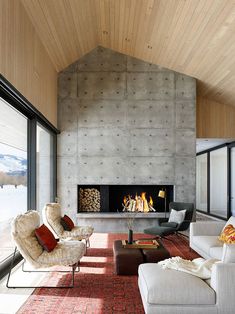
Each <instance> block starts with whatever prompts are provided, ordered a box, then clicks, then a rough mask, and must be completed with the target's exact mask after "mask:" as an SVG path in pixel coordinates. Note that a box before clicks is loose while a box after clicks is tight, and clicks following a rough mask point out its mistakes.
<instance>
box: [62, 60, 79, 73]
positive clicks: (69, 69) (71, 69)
mask: <svg viewBox="0 0 235 314" xmlns="http://www.w3.org/2000/svg"><path fill="white" fill-rule="evenodd" d="M77 71H78V62H77V61H76V62H74V63H72V64H70V65H69V66H68V67H67V68H65V69H64V70H63V71H62V72H63V73H65V72H67V73H74V72H77Z"/></svg>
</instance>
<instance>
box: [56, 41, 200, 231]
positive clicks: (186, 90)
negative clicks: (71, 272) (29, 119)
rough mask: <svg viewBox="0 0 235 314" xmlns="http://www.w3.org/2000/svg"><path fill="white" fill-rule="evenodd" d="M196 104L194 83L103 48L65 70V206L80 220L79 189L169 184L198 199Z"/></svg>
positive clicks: (61, 102) (61, 92) (61, 161)
mask: <svg viewBox="0 0 235 314" xmlns="http://www.w3.org/2000/svg"><path fill="white" fill-rule="evenodd" d="M195 101H196V81H195V79H194V78H191V77H189V76H186V75H182V74H179V73H176V72H173V71H170V70H167V69H164V68H162V67H160V66H157V65H152V64H149V63H147V62H143V61H140V60H138V59H135V58H132V57H129V56H126V55H123V54H120V53H117V52H114V51H112V50H109V49H106V48H103V47H97V48H96V49H94V50H93V51H92V52H91V53H89V54H87V55H86V56H84V57H83V58H81V59H80V60H79V61H77V62H76V63H74V64H72V65H71V66H69V67H68V68H67V69H66V70H64V71H63V72H61V73H60V74H59V85H58V106H59V107H58V109H59V110H58V112H59V113H58V125H59V129H60V131H61V134H60V135H59V136H58V196H59V199H60V202H61V205H62V209H64V210H65V211H66V212H67V213H68V214H69V215H71V216H72V217H73V219H75V218H76V216H77V203H78V202H77V185H78V184H84V185H87V184H94V185H97V184H98V185H100V184H117V185H120V184H130V185H131V184H142V185H145V184H146V185H150V184H153V185H161V184H162V185H167V184H170V185H174V199H175V200H176V201H185V202H194V201H195V155H196V153H195V151H196V143H195V141H196V130H195V126H196V125H195V122H196V116H195ZM81 215H82V214H80V216H81ZM79 219H80V218H79ZM86 222H87V221H86ZM102 230H103V227H102ZM104 231H105V230H104Z"/></svg>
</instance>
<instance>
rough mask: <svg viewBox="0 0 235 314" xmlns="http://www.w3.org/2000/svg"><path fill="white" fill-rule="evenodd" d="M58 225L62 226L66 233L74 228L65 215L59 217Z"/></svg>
mask: <svg viewBox="0 0 235 314" xmlns="http://www.w3.org/2000/svg"><path fill="white" fill-rule="evenodd" d="M60 223H61V225H62V226H63V228H64V230H66V231H71V230H72V229H73V228H74V223H73V221H72V219H71V218H70V217H69V216H67V215H64V217H61V219H60Z"/></svg>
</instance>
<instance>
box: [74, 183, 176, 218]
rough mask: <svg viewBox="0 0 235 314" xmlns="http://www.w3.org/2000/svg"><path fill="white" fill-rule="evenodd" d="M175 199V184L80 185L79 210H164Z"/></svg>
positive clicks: (80, 211)
mask: <svg viewBox="0 0 235 314" xmlns="http://www.w3.org/2000/svg"><path fill="white" fill-rule="evenodd" d="M159 191H165V195H166V208H167V211H168V209H169V203H170V202H172V201H173V200H174V186H173V185H78V198H77V199H78V212H79V213H82V212H84V213H85V212H86V213H87V212H102V213H105V212H106V213H108V212H109V213H110V212H122V211H123V209H124V208H125V210H128V211H139V212H146V213H147V212H157V213H159V212H164V211H165V199H164V198H161V197H159V196H158V195H159Z"/></svg>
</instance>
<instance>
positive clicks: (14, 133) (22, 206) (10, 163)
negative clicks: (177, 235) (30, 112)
mask: <svg viewBox="0 0 235 314" xmlns="http://www.w3.org/2000/svg"><path fill="white" fill-rule="evenodd" d="M0 113H1V114H0V213H1V214H0V263H1V262H3V261H4V260H5V259H6V258H7V257H8V256H9V255H10V254H11V253H12V251H13V248H14V244H13V243H12V240H11V235H10V228H11V221H12V219H13V218H14V217H15V216H16V215H18V214H20V213H23V212H25V211H26V210H27V118H26V117H25V116H23V115H22V114H21V113H20V112H19V111H17V110H15V109H14V108H13V107H11V106H10V105H9V104H8V103H7V102H6V101H4V100H3V99H2V98H0Z"/></svg>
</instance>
